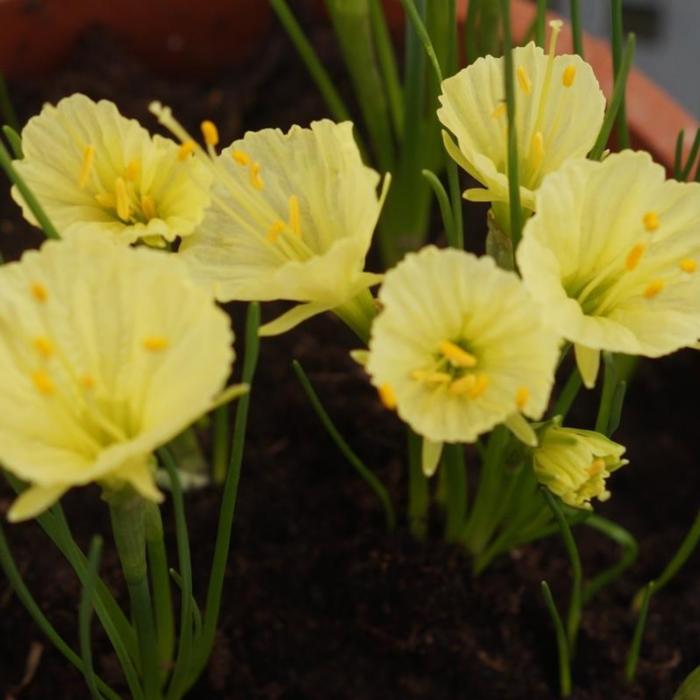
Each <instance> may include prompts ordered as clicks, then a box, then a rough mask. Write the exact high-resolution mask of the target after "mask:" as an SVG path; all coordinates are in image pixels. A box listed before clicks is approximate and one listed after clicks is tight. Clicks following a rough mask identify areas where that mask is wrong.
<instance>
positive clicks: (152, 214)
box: [141, 194, 158, 221]
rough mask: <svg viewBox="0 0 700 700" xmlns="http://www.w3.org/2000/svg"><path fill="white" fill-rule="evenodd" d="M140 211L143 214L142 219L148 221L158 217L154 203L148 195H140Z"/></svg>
mask: <svg viewBox="0 0 700 700" xmlns="http://www.w3.org/2000/svg"><path fill="white" fill-rule="evenodd" d="M141 211H142V212H143V216H144V218H145V219H147V220H148V221H150V220H151V219H155V218H156V216H158V212H157V211H156V203H155V201H154V200H153V197H151V195H150V194H143V195H141Z"/></svg>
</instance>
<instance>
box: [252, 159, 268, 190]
mask: <svg viewBox="0 0 700 700" xmlns="http://www.w3.org/2000/svg"><path fill="white" fill-rule="evenodd" d="M250 184H251V185H253V187H255V189H256V190H264V189H265V181H264V180H263V179H262V175H261V174H260V163H251V164H250Z"/></svg>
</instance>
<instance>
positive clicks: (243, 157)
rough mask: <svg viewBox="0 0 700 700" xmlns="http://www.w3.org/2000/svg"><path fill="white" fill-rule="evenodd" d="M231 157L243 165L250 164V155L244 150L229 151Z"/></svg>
mask: <svg viewBox="0 0 700 700" xmlns="http://www.w3.org/2000/svg"><path fill="white" fill-rule="evenodd" d="M231 158H233V160H235V161H236V163H238V165H244V166H246V167H247V166H249V165H250V162H251V161H250V156H249V155H248V154H247V153H245V152H244V151H238V150H233V151H231Z"/></svg>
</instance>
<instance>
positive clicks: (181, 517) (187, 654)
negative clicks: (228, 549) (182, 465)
mask: <svg viewBox="0 0 700 700" xmlns="http://www.w3.org/2000/svg"><path fill="white" fill-rule="evenodd" d="M158 456H159V458H160V460H161V463H162V464H163V466H164V467H165V469H166V471H167V472H168V476H169V477H170V488H171V491H172V496H173V507H174V509H175V531H176V534H177V553H178V564H179V566H180V574H181V575H180V578H179V583H180V645H179V648H178V650H177V658H176V660H175V668H174V670H173V675H172V678H171V680H170V687H169V688H168V693H167V696H166V697H167V699H168V700H180V698H182V697H183V696H184V693H185V686H186V684H187V679H188V676H189V672H190V663H191V661H192V634H193V630H192V561H191V558H190V541H189V535H188V531H187V519H186V517H185V504H184V501H183V498H182V487H181V486H180V478H179V476H178V473H177V465H176V463H175V460H174V459H173V457H172V455H171V454H170V452H168V450H167V449H165V448H164V449H161V450H159V451H158Z"/></svg>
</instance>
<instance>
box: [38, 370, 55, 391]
mask: <svg viewBox="0 0 700 700" xmlns="http://www.w3.org/2000/svg"><path fill="white" fill-rule="evenodd" d="M32 381H33V382H34V386H35V387H36V388H37V390H38V391H39V392H41V393H42V394H45V395H46V396H49V395H50V394H53V392H54V390H55V386H54V383H53V379H51V377H49V375H48V374H47V373H46V372H44V370H42V369H38V370H37V371H36V372H33V373H32Z"/></svg>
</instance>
